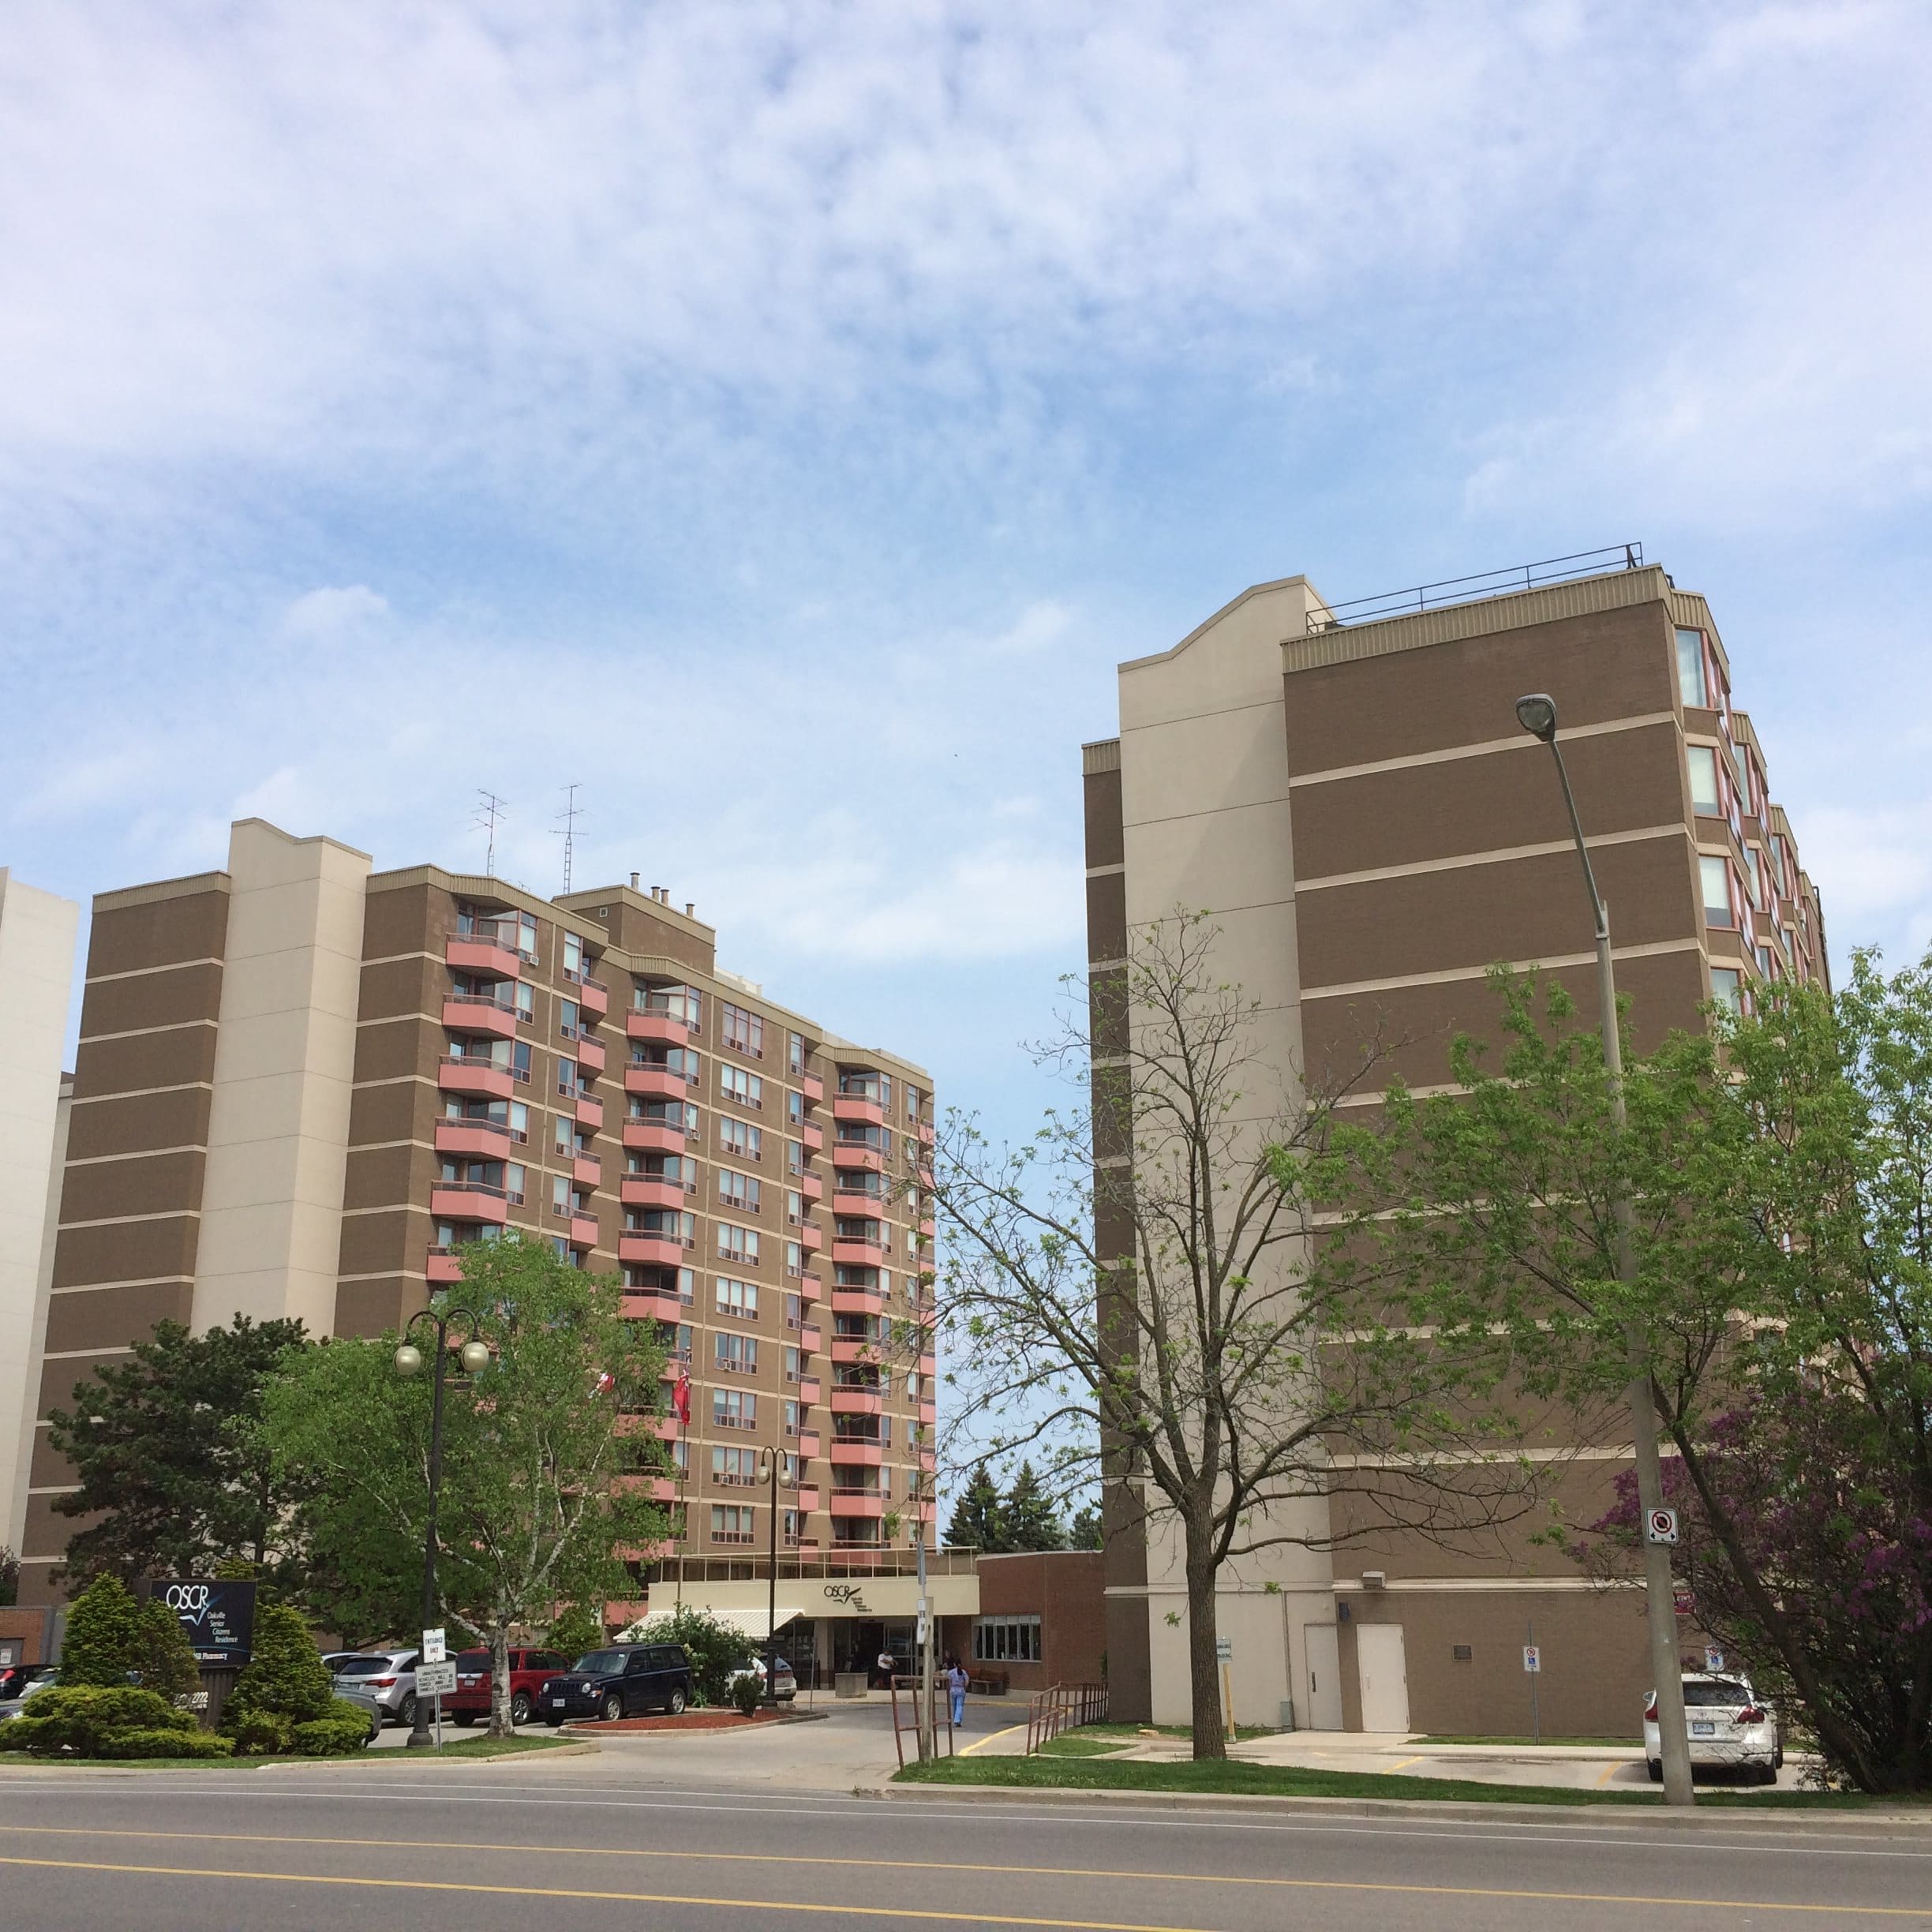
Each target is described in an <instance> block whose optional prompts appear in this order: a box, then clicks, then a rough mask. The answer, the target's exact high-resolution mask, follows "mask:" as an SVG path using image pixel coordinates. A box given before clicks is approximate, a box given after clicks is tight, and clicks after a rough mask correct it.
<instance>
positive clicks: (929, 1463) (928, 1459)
mask: <svg viewBox="0 0 1932 1932" xmlns="http://www.w3.org/2000/svg"><path fill="white" fill-rule="evenodd" d="M938 1466H939V1451H938V1450H937V1449H922V1450H921V1451H919V1467H920V1468H921V1469H923V1470H936V1469H937V1468H938Z"/></svg>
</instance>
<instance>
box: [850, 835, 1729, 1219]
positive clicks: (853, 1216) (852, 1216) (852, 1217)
mask: <svg viewBox="0 0 1932 1932" xmlns="http://www.w3.org/2000/svg"><path fill="white" fill-rule="evenodd" d="M1718 863H1720V865H1721V864H1722V863H1724V862H1723V861H1722V860H1721V859H1720V860H1719V861H1718ZM832 1227H833V1233H834V1234H835V1235H836V1236H837V1238H838V1239H839V1240H841V1241H863V1242H865V1243H866V1244H867V1245H868V1246H870V1247H874V1248H876V1247H878V1245H879V1244H880V1242H881V1241H882V1239H883V1230H882V1226H881V1224H880V1223H879V1222H877V1221H862V1220H860V1219H859V1217H858V1216H857V1215H835V1216H834V1217H833V1222H832Z"/></svg>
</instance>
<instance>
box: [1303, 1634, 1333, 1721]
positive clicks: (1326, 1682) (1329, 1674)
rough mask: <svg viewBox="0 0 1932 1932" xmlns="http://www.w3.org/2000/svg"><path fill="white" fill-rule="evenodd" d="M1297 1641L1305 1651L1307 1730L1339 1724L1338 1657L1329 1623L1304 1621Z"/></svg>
mask: <svg viewBox="0 0 1932 1932" xmlns="http://www.w3.org/2000/svg"><path fill="white" fill-rule="evenodd" d="M1301 1641H1302V1642H1303V1644H1304V1645H1305V1646H1306V1649H1307V1651H1308V1716H1307V1717H1305V1719H1304V1720H1303V1722H1304V1723H1305V1724H1306V1725H1307V1726H1308V1728H1309V1730H1311V1731H1339V1730H1340V1729H1341V1728H1342V1660H1341V1653H1340V1651H1339V1649H1337V1647H1336V1644H1335V1626H1334V1625H1333V1624H1332V1623H1305V1624H1303V1625H1302V1627H1301Z"/></svg>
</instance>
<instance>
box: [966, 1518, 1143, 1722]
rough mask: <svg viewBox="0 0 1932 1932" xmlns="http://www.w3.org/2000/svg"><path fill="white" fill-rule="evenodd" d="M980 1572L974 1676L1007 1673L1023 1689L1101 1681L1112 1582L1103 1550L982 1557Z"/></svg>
mask: <svg viewBox="0 0 1932 1932" xmlns="http://www.w3.org/2000/svg"><path fill="white" fill-rule="evenodd" d="M971 1628H972V1637H971V1646H972V1647H971V1649H969V1650H968V1652H967V1653H966V1656H965V1659H964V1661H965V1662H966V1664H967V1667H968V1668H969V1669H970V1670H971V1671H972V1672H973V1673H974V1675H975V1676H979V1674H981V1673H982V1672H986V1673H989V1674H996V1673H998V1672H1002V1671H1003V1672H1005V1674H1006V1678H1007V1681H1008V1683H1009V1686H1010V1687H1011V1688H1012V1689H1013V1690H1023V1691H1031V1690H1045V1689H1046V1688H1047V1686H1048V1685H1049V1684H1060V1683H1068V1684H1071V1683H1100V1682H1101V1681H1102V1679H1103V1677H1104V1676H1105V1674H1106V1576H1105V1574H1104V1560H1103V1558H1102V1556H1101V1554H1100V1552H1099V1551H1098V1550H1043V1551H1028V1552H1022V1553H1020V1554H1017V1555H1013V1556H982V1557H981V1558H980V1559H979V1615H978V1616H975V1617H974V1618H973V1619H972V1626H971ZM950 1634H951V1632H950V1631H949V1632H948V1635H949V1636H950Z"/></svg>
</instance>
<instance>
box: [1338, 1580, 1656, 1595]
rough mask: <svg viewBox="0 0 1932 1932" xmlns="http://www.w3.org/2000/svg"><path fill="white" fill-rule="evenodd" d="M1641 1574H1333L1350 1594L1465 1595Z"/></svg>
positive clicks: (1568, 1586) (1586, 1585)
mask: <svg viewBox="0 0 1932 1932" xmlns="http://www.w3.org/2000/svg"><path fill="white" fill-rule="evenodd" d="M1643 1586H1644V1582H1643V1578H1642V1577H1612V1578H1608V1580H1607V1581H1606V1582H1598V1581H1597V1578H1595V1577H1398V1578H1395V1580H1394V1581H1393V1582H1388V1583H1365V1582H1362V1581H1361V1579H1360V1578H1357V1577H1337V1578H1335V1589H1336V1591H1337V1592H1338V1593H1346V1594H1348V1595H1350V1596H1362V1597H1400V1596H1417V1597H1420V1596H1454V1597H1460V1596H1469V1595H1474V1594H1477V1593H1481V1592H1482V1591H1485V1590H1501V1591H1507V1592H1508V1593H1510V1594H1511V1595H1512V1596H1521V1595H1523V1594H1526V1593H1528V1592H1529V1591H1532V1590H1598V1589H1642V1588H1643Z"/></svg>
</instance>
